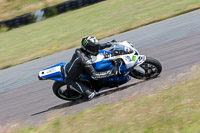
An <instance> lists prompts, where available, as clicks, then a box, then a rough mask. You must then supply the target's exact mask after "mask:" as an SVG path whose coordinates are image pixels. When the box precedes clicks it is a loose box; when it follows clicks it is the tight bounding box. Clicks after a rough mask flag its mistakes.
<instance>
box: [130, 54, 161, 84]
mask: <svg viewBox="0 0 200 133" xmlns="http://www.w3.org/2000/svg"><path fill="white" fill-rule="evenodd" d="M140 67H142V68H143V69H144V70H145V75H144V74H142V73H140V72H138V71H136V70H134V69H133V70H132V71H131V72H130V75H131V76H132V77H134V78H136V79H145V80H147V79H152V78H156V77H157V76H158V75H159V74H160V73H161V72H162V65H161V63H160V62H159V61H158V60H156V59H154V58H151V57H147V58H146V61H145V62H144V63H142V64H141V65H140Z"/></svg>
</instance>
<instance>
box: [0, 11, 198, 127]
mask: <svg viewBox="0 0 200 133" xmlns="http://www.w3.org/2000/svg"><path fill="white" fill-rule="evenodd" d="M199 16H200V10H196V11H193V12H190V13H187V14H184V15H181V16H178V17H174V18H171V19H168V20H165V21H161V22H158V23H154V24H151V25H148V26H144V27H142V28H139V29H136V30H132V31H129V32H125V33H122V34H119V35H115V36H112V37H109V38H106V39H103V40H101V41H102V42H106V41H111V40H112V39H116V40H120V41H122V40H127V41H129V42H132V43H134V44H135V47H136V48H137V49H138V50H139V51H140V53H141V54H144V55H147V56H149V57H153V58H156V59H158V60H159V61H160V62H161V63H162V65H163V72H162V74H161V75H160V77H159V78H156V79H153V80H149V81H145V82H143V81H139V80H131V81H130V82H129V83H127V84H125V85H124V86H122V87H119V88H117V90H116V91H114V92H113V91H110V92H109V93H107V94H105V95H103V96H100V97H97V98H95V99H93V100H92V101H89V102H80V103H71V102H67V101H63V100H60V99H58V98H57V97H56V96H55V95H54V94H53V92H52V84H53V81H50V80H47V81H38V79H37V75H38V72H39V71H40V70H42V69H44V68H47V67H50V66H52V65H55V64H56V63H60V62H65V61H69V60H70V58H71V56H72V54H73V52H74V50H75V49H70V50H67V51H64V52H60V53H57V54H54V55H51V56H48V57H44V58H41V59H37V60H34V61H31V62H28V63H24V64H22V65H18V66H15V67H12V68H8V69H6V70H1V71H0V92H1V93H0V124H1V126H3V125H5V123H15V122H18V123H19V122H25V123H28V124H35V123H38V122H42V121H43V120H45V119H46V118H48V117H50V116H51V115H52V114H55V113H56V114H65V115H70V114H74V113H76V112H80V111H81V110H85V109H88V108H91V107H93V106H96V105H99V104H103V103H115V102H119V101H121V100H123V99H126V98H128V97H130V96H133V95H135V94H137V93H145V92H154V91H156V90H159V89H163V88H164V85H166V84H173V83H174V82H176V81H177V75H179V74H180V73H184V72H187V71H189V70H190V69H191V67H192V66H193V65H196V64H198V63H199V62H200V58H199V57H200V56H199V55H200V17H199ZM183 78H184V77H183Z"/></svg>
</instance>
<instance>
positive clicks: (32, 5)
mask: <svg viewBox="0 0 200 133" xmlns="http://www.w3.org/2000/svg"><path fill="white" fill-rule="evenodd" d="M64 1H67V0H0V21H1V20H7V19H10V18H13V17H16V16H18V15H22V14H25V13H30V12H33V11H35V10H38V9H42V8H44V7H48V6H52V5H55V4H58V3H61V2H64Z"/></svg>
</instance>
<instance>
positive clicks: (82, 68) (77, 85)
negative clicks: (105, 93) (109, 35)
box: [65, 43, 113, 96]
mask: <svg viewBox="0 0 200 133" xmlns="http://www.w3.org/2000/svg"><path fill="white" fill-rule="evenodd" d="M110 46H111V44H110V43H105V44H100V49H104V48H106V47H110ZM65 70H66V77H65V83H66V84H67V85H68V86H70V88H72V89H74V90H76V91H77V92H79V93H81V94H83V95H85V96H89V95H90V94H91V93H93V92H94V90H91V89H90V88H89V87H88V86H86V85H85V84H84V83H82V82H81V81H79V80H78V78H79V77H80V75H81V74H82V73H85V72H87V73H88V74H90V75H91V77H92V78H93V79H100V78H105V77H110V76H112V75H113V74H112V70H109V71H105V72H97V71H95V69H94V67H93V66H92V58H91V55H89V54H87V52H85V51H84V50H83V49H81V48H78V49H76V51H75V53H74V55H73V56H72V59H71V60H70V62H68V64H67V65H66V67H65Z"/></svg>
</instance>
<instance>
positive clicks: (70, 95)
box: [53, 81, 83, 101]
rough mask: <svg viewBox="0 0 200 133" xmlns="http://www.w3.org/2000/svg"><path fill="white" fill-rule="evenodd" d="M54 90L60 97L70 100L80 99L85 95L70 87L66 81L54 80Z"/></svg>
mask: <svg viewBox="0 0 200 133" xmlns="http://www.w3.org/2000/svg"><path fill="white" fill-rule="evenodd" d="M53 92H54V94H55V95H56V96H57V97H59V98H60V99H63V100H68V101H75V100H79V99H81V98H82V97H83V95H82V94H80V93H78V92H77V91H74V90H72V89H70V88H69V87H68V86H67V85H66V84H65V83H64V82H57V81H56V82H54V84H53Z"/></svg>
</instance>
